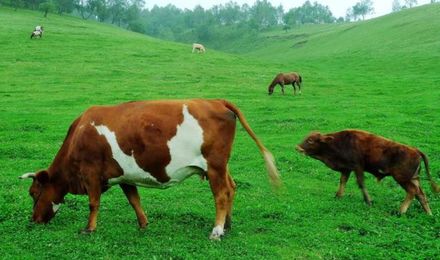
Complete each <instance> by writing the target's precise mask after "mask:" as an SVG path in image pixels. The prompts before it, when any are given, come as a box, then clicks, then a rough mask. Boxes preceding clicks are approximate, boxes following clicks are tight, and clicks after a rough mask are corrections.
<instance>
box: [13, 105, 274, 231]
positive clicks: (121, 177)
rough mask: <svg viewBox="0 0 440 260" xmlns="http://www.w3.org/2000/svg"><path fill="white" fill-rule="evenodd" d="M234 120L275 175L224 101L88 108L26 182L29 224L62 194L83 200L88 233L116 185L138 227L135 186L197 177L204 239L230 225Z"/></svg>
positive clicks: (43, 219)
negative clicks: (207, 229)
mask: <svg viewBox="0 0 440 260" xmlns="http://www.w3.org/2000/svg"><path fill="white" fill-rule="evenodd" d="M236 117H238V119H239V120H240V123H241V124H242V126H243V127H244V128H245V129H246V131H247V133H248V134H249V135H250V136H251V138H252V139H253V140H254V141H255V142H256V144H257V146H258V148H259V150H260V152H261V153H262V154H263V156H264V160H265V162H266V166H267V170H268V173H269V177H270V179H271V181H272V183H274V184H277V183H278V181H279V179H278V172H277V170H276V167H275V164H274V161H273V157H272V155H271V154H270V152H269V151H268V150H267V149H266V148H265V147H264V146H263V144H262V143H261V142H260V141H259V140H258V138H257V137H256V136H255V134H254V132H253V131H252V129H251V128H250V127H249V125H248V123H247V122H246V119H245V117H244V115H243V114H242V113H241V112H240V110H239V109H238V108H237V107H236V106H234V105H233V104H231V103H229V102H228V101H225V100H175V101H145V102H129V103H124V104H121V105H117V106H100V107H98V106H96V107H92V108H90V109H88V110H87V111H86V112H84V114H82V115H81V116H80V117H79V118H78V119H76V120H75V121H74V122H73V124H72V125H71V126H70V129H69V131H68V133H67V136H66V138H65V140H64V143H63V145H62V146H61V149H60V150H59V152H58V154H57V155H56V157H55V159H54V161H53V162H52V164H51V165H50V166H49V168H48V169H47V170H43V171H39V172H37V173H27V174H24V175H22V176H21V178H33V183H32V186H31V187H30V190H29V193H30V195H31V196H32V198H33V200H34V210H33V215H32V219H33V221H35V222H37V223H47V222H48V221H49V220H50V219H52V218H53V217H54V215H55V213H56V210H57V209H58V207H59V204H60V203H62V202H63V198H64V196H65V195H66V194H67V193H73V194H87V195H88V196H89V206H90V215H89V221H88V224H87V227H86V229H85V230H84V232H92V231H94V230H95V229H96V220H97V215H98V209H99V205H100V197H101V194H102V193H103V192H105V191H106V190H107V189H108V188H109V187H110V186H112V185H119V186H120V187H121V188H122V190H123V191H124V193H125V195H126V196H127V198H128V201H129V202H130V204H131V205H132V207H133V208H134V210H135V212H136V216H137V219H138V222H139V226H140V227H141V228H144V227H146V225H147V224H148V221H147V217H146V215H145V213H144V211H143V210H142V208H141V204H140V198H139V195H138V192H137V188H136V186H144V187H152V188H168V187H170V186H173V185H175V184H177V183H179V182H181V181H183V180H184V179H186V178H187V177H189V176H191V175H193V174H197V175H200V176H201V177H202V178H207V179H208V180H209V184H210V186H211V190H212V192H213V194H214V200H215V206H216V219H215V227H214V229H213V230H212V233H211V236H210V238H211V239H219V238H220V237H221V236H222V235H223V234H224V229H228V228H229V227H230V225H231V214H232V203H233V199H234V193H235V184H234V181H233V180H232V177H231V175H230V174H229V171H228V167H227V163H228V160H229V156H230V153H231V148H232V142H233V139H234V135H235V121H236Z"/></svg>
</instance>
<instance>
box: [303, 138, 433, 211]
mask: <svg viewBox="0 0 440 260" xmlns="http://www.w3.org/2000/svg"><path fill="white" fill-rule="evenodd" d="M296 149H297V150H298V151H299V152H301V153H304V154H305V155H307V156H310V157H312V158H315V159H317V160H320V161H322V162H323V163H324V164H325V165H327V166H328V167H330V168H331V169H333V170H335V171H339V172H340V173H341V179H340V184H339V189H338V192H337V193H336V197H342V196H343V194H344V190H345V185H346V183H347V180H348V178H349V177H350V173H351V172H352V171H354V173H355V175H356V180H357V184H358V186H359V188H360V189H361V191H362V194H363V197H364V200H365V202H366V203H367V204H368V205H371V199H370V196H369V194H368V192H367V189H366V188H365V184H364V171H366V172H369V173H371V174H373V175H374V176H375V177H376V178H377V180H378V181H380V180H381V179H382V178H384V177H386V176H391V177H393V178H394V180H395V181H396V182H397V183H398V184H399V185H400V186H401V187H402V188H403V189H405V191H406V198H405V200H404V201H403V203H402V204H401V206H400V213H402V214H403V213H405V212H406V211H407V209H408V207H409V206H410V204H411V202H412V200H413V199H414V197H416V198H417V199H418V201H419V202H420V204H421V205H422V207H423V209H424V210H425V212H426V213H427V214H428V215H432V212H431V209H430V208H429V205H428V201H427V199H426V197H425V194H424V193H423V190H422V187H421V186H420V181H419V179H420V170H421V161H422V160H423V162H424V165H425V170H426V174H427V176H428V179H429V181H430V184H431V189H432V190H433V191H434V192H436V193H438V192H440V188H439V186H438V185H437V184H436V183H435V182H434V181H433V180H432V177H431V174H430V172H429V165H428V158H427V157H426V155H425V154H424V153H422V152H421V151H420V150H419V149H417V148H413V147H410V146H407V145H403V144H400V143H397V142H394V141H391V140H389V139H386V138H383V137H380V136H377V135H374V134H371V133H369V132H366V131H361V130H344V131H340V132H336V133H330V134H325V135H323V134H320V133H317V132H316V133H311V134H310V135H309V136H307V137H306V138H305V139H304V141H303V142H302V143H301V144H299V145H298V146H297V147H296Z"/></svg>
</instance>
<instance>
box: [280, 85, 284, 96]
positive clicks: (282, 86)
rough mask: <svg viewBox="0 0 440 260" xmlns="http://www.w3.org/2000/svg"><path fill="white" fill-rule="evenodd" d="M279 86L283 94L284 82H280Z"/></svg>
mask: <svg viewBox="0 0 440 260" xmlns="http://www.w3.org/2000/svg"><path fill="white" fill-rule="evenodd" d="M280 86H281V92H283V95H284V83H282V82H280Z"/></svg>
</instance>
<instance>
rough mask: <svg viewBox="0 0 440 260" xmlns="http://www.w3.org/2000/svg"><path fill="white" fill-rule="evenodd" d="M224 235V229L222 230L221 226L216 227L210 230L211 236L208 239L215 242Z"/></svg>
mask: <svg viewBox="0 0 440 260" xmlns="http://www.w3.org/2000/svg"><path fill="white" fill-rule="evenodd" d="M224 234H225V231H224V229H223V226H220V225H218V226H215V227H214V228H213V229H212V233H211V236H209V239H215V240H218V239H220V237H221V236H223V235H224Z"/></svg>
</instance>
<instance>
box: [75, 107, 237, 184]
mask: <svg viewBox="0 0 440 260" xmlns="http://www.w3.org/2000/svg"><path fill="white" fill-rule="evenodd" d="M77 121H78V122H77V123H76V127H75V129H74V131H73V133H72V135H73V136H72V138H70V139H71V140H70V149H69V151H70V153H69V155H70V161H69V160H68V162H67V163H73V164H80V165H82V166H81V167H83V168H87V167H88V168H91V170H93V171H96V172H100V173H99V174H101V175H102V179H105V180H108V179H114V178H118V177H121V176H122V175H124V174H125V175H127V174H131V173H133V174H138V175H136V176H137V177H136V176H135V178H139V176H141V177H142V178H143V179H145V176H146V175H145V174H144V173H148V174H149V175H151V176H152V178H151V180H152V182H153V184H154V183H156V182H158V183H167V182H170V181H173V180H172V179H173V178H174V177H173V176H172V174H175V176H177V177H176V178H181V176H180V175H185V174H187V173H186V172H185V171H186V170H188V169H192V168H197V169H198V170H200V171H201V172H203V171H206V170H207V167H208V165H207V161H209V159H211V160H212V159H216V157H217V158H218V159H219V160H222V163H224V160H225V158H226V160H227V159H228V158H229V153H230V149H231V146H232V141H233V137H234V132H235V115H234V114H233V113H232V112H231V111H229V110H228V109H227V108H226V107H225V106H224V105H223V101H221V100H180V101H179V100H173V101H140V102H129V103H124V104H121V105H117V106H96V107H92V108H90V109H88V110H87V111H86V112H85V113H84V114H83V115H82V116H81V117H80V118H79V119H78V120H77ZM183 168H185V169H183ZM179 171H180V172H179ZM139 173H141V175H139ZM80 174H84V173H83V172H81V173H80ZM133 174H132V176H133ZM127 176H128V175H127ZM148 178H150V177H148ZM145 186H149V184H148V183H147V184H145ZM153 186H154V185H153Z"/></svg>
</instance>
